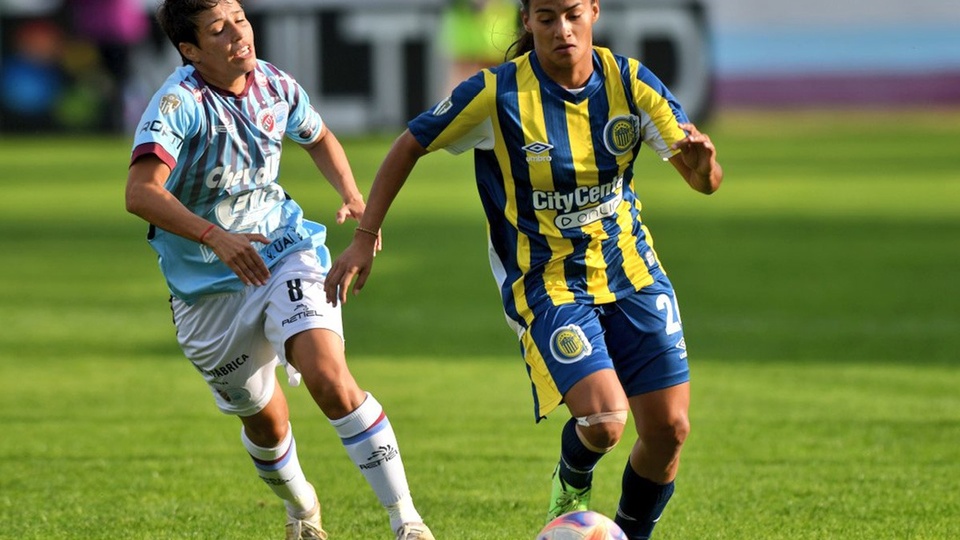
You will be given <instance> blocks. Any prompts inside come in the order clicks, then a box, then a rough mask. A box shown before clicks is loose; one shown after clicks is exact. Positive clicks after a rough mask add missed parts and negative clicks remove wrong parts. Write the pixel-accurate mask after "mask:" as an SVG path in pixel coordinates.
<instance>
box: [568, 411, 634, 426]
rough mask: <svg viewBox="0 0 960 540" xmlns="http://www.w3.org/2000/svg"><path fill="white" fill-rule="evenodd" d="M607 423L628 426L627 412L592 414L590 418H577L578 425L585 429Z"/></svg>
mask: <svg viewBox="0 0 960 540" xmlns="http://www.w3.org/2000/svg"><path fill="white" fill-rule="evenodd" d="M605 422H610V423H612V424H626V423H627V411H612V412H602V413H596V414H591V415H589V416H578V417H577V425H578V426H583V427H590V426H593V425H596V424H603V423H605Z"/></svg>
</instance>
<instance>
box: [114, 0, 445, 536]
mask: <svg viewBox="0 0 960 540" xmlns="http://www.w3.org/2000/svg"><path fill="white" fill-rule="evenodd" d="M157 18H158V20H159V22H160V25H161V27H162V28H163V30H164V32H165V33H166V34H167V36H168V37H169V38H170V41H171V42H172V43H173V44H174V45H175V46H176V47H177V50H178V51H179V52H180V55H181V57H182V58H183V62H184V66H183V67H180V68H178V69H177V70H176V71H174V72H173V74H172V75H170V77H169V78H168V79H167V80H166V82H164V83H163V85H162V87H161V88H160V90H158V91H157V93H156V94H155V95H154V97H153V99H152V100H151V102H150V104H149V106H148V107H147V109H146V111H145V112H144V114H143V118H142V120H141V121H140V124H139V126H138V128H137V132H136V135H135V139H134V144H133V151H132V157H131V162H130V169H129V176H128V179H127V190H126V205H127V210H128V211H130V212H132V213H134V214H136V215H138V216H140V217H141V218H143V219H144V220H146V221H148V222H149V223H150V227H149V233H148V240H149V242H150V245H151V246H152V247H153V248H154V249H155V250H156V251H157V253H158V255H159V262H160V269H161V271H162V273H163V276H164V278H165V279H166V282H167V285H168V287H169V289H170V293H171V300H170V301H171V305H172V308H173V317H174V322H175V324H176V328H177V339H178V341H179V343H180V346H181V348H182V349H183V351H184V354H185V355H186V356H187V358H188V359H189V360H190V361H191V362H192V363H193V365H194V367H195V368H196V369H197V371H198V372H200V374H201V376H203V378H204V380H205V381H206V382H207V384H208V385H209V387H210V389H211V391H212V394H213V398H214V400H215V401H216V404H217V406H218V407H219V408H220V410H221V411H223V412H224V413H226V414H230V415H235V416H238V417H239V418H240V421H241V424H242V429H241V441H242V443H243V445H244V447H245V449H246V451H247V452H248V453H249V454H250V457H251V458H252V460H253V465H254V467H255V469H256V471H257V472H258V474H259V476H260V477H261V478H262V479H263V481H264V482H265V483H266V484H267V485H268V486H269V487H270V489H272V490H273V491H274V493H275V494H276V495H277V496H278V497H279V498H280V499H281V500H282V501H283V503H284V505H285V507H286V512H287V523H286V538H287V539H288V540H299V539H325V538H327V533H326V532H325V531H324V530H323V527H322V524H321V519H320V502H319V499H318V497H317V491H320V492H321V493H322V489H319V490H318V489H316V487H320V488H322V486H316V487H315V486H314V485H313V484H311V483H310V482H308V481H307V479H306V478H305V476H304V473H303V471H302V469H301V466H300V462H299V459H298V457H297V450H296V442H295V440H294V437H293V432H292V428H291V426H290V422H289V411H288V409H287V401H286V398H285V396H284V394H283V392H282V390H281V388H280V385H279V383H278V381H277V376H276V371H277V369H278V367H279V366H280V365H283V366H284V367H285V368H286V372H287V374H288V377H289V380H290V384H291V385H294V386H295V385H297V384H299V382H300V380H301V379H302V380H303V381H304V382H305V383H306V386H307V389H308V390H309V392H310V395H311V396H312V397H313V399H314V401H315V402H316V403H317V405H318V406H319V407H320V409H321V410H322V412H323V414H324V415H325V416H326V417H327V418H328V419H329V421H330V423H331V424H332V425H333V427H334V430H335V431H336V432H337V434H338V435H339V436H340V438H341V441H342V443H343V445H344V447H345V449H346V451H347V453H348V454H349V456H350V458H351V459H352V460H353V462H354V463H355V464H356V466H357V467H358V469H359V470H360V471H361V472H362V474H363V476H364V477H365V478H366V480H367V482H368V483H369V484H370V486H371V488H373V491H374V492H375V493H376V495H377V498H378V499H379V500H380V502H381V503H382V504H383V506H384V507H385V508H386V510H387V513H388V515H389V520H390V526H391V531H393V534H395V537H396V539H397V540H433V535H432V534H431V532H430V530H429V528H427V526H426V525H424V524H423V520H422V518H421V516H420V514H419V513H418V511H417V509H416V508H415V506H414V504H413V501H412V498H411V495H410V490H409V487H408V484H407V479H406V474H405V472H404V467H403V462H402V459H401V457H400V451H399V447H398V445H397V439H396V436H395V435H394V432H393V428H392V427H391V425H390V421H389V420H388V418H387V416H386V414H385V413H384V411H383V407H382V406H381V405H380V403H378V402H377V400H376V399H375V398H374V397H373V396H372V395H370V394H369V393H368V392H365V391H364V390H362V389H361V388H360V387H359V386H358V384H357V382H356V381H355V380H354V378H353V376H352V375H351V373H350V371H349V369H348V368H347V364H346V360H345V357H344V344H343V328H342V321H341V314H340V310H339V308H338V307H337V306H333V305H331V304H330V303H328V302H327V301H326V297H325V295H324V291H323V282H324V278H325V276H326V271H327V269H328V268H329V266H330V255H329V252H328V250H327V248H326V246H325V236H326V229H325V228H324V226H323V225H321V224H319V223H315V222H312V221H309V220H307V219H305V218H304V216H303V212H302V211H301V209H300V206H298V205H297V203H296V202H295V201H294V200H293V199H291V198H290V197H289V196H288V195H287V194H286V192H285V191H284V189H283V188H282V187H281V186H280V184H279V183H278V178H277V175H278V172H279V166H280V154H281V150H282V142H283V138H284V137H287V138H289V139H291V140H293V141H295V142H296V143H298V144H300V145H301V146H302V147H303V148H304V149H305V150H306V151H307V153H308V154H309V155H310V157H311V158H312V159H313V161H314V163H315V164H316V166H317V168H318V169H319V170H320V172H321V173H322V174H323V176H324V177H325V178H326V179H327V181H328V182H330V184H331V185H332V186H333V187H334V189H335V190H336V191H337V193H339V195H340V197H341V199H342V201H343V203H342V206H341V207H340V209H339V210H338V211H337V214H336V220H337V223H343V222H344V221H345V220H346V219H348V218H349V219H354V220H359V219H360V218H361V217H362V216H363V213H364V202H363V197H362V195H361V194H360V192H359V190H358V189H357V185H356V182H355V181H354V178H353V173H352V171H351V168H350V164H349V162H348V161H347V158H346V155H345V154H344V151H343V148H342V147H341V145H340V143H339V142H338V141H337V139H336V137H335V136H334V135H333V133H332V132H331V131H330V130H329V129H328V128H327V127H326V126H325V125H324V123H323V121H322V120H321V117H320V115H319V114H318V113H317V111H316V110H315V109H314V108H313V107H312V106H311V105H310V99H309V97H308V96H307V94H306V93H305V92H304V90H303V88H302V87H301V86H300V85H299V84H298V83H297V82H296V81H295V80H294V79H293V78H292V77H291V76H290V75H288V74H286V73H284V72H283V71H281V70H280V69H278V68H276V67H275V66H273V65H271V64H270V63H268V62H265V61H262V60H258V59H257V57H256V49H255V48H254V36H253V29H252V28H251V26H250V23H249V21H248V20H247V19H246V16H245V14H244V11H243V6H242V3H241V2H240V0H165V1H164V2H163V3H162V4H161V5H160V8H159V10H158V12H157ZM375 244H376V245H373V244H371V254H372V253H373V251H372V250H377V249H379V242H376V243H375ZM224 526H225V527H226V526H227V525H226V523H225V524H224ZM370 536H371V537H374V536H376V535H375V534H374V533H371V535H370Z"/></svg>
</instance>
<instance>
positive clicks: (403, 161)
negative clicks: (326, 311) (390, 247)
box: [324, 130, 427, 305]
mask: <svg viewBox="0 0 960 540" xmlns="http://www.w3.org/2000/svg"><path fill="white" fill-rule="evenodd" d="M426 153H427V151H426V149H425V148H423V147H422V146H420V143H419V142H417V139H415V138H414V136H413V135H412V134H411V133H410V131H409V130H406V131H404V132H403V133H402V134H401V135H400V137H398V138H397V140H396V141H394V143H393V146H392V147H390V151H389V152H387V156H386V157H385V158H384V160H383V163H382V164H381V165H380V169H379V170H378V171H377V176H376V178H374V180H373V186H372V187H371V188H370V197H369V200H368V201H367V206H366V210H365V211H364V212H363V217H362V218H361V219H360V228H361V229H363V230H358V231H357V232H356V233H355V234H354V236H353V241H352V242H351V243H350V245H349V246H348V247H347V249H346V250H344V252H343V253H342V254H341V255H340V256H339V257H338V258H337V260H336V261H335V262H334V263H333V267H331V268H330V272H329V273H328V274H327V279H326V283H325V284H324V289H325V290H326V293H327V301H328V302H330V303H331V304H333V305H337V302H338V301H339V302H346V301H347V289H348V288H350V282H351V281H353V279H354V277H356V279H357V281H356V283H354V285H353V293H354V294H357V293H359V292H360V289H362V288H363V285H364V283H366V281H367V277H368V276H369V275H370V269H371V266H372V265H373V254H374V250H375V247H376V245H375V243H376V241H377V240H378V237H375V236H374V235H372V234H368V233H367V232H364V231H379V230H380V226H381V225H382V224H383V220H384V218H385V217H386V215H387V210H388V209H389V208H390V205H391V204H392V203H393V200H394V199H395V198H396V197H397V194H398V193H399V192H400V188H401V187H403V184H404V183H405V182H406V181H407V177H409V176H410V172H411V171H412V170H413V167H414V166H415V165H416V164H417V160H419V159H420V158H421V157H423V156H424V155H425V154H426Z"/></svg>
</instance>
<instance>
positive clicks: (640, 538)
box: [614, 460, 673, 540]
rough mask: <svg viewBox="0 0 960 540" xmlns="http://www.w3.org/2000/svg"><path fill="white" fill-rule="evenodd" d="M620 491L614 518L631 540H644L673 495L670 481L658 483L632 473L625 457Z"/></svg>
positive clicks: (650, 532) (651, 532)
mask: <svg viewBox="0 0 960 540" xmlns="http://www.w3.org/2000/svg"><path fill="white" fill-rule="evenodd" d="M622 489H623V493H622V494H621V495H620V507H619V508H617V517H616V519H615V520H614V521H616V522H617V525H619V526H620V528H621V529H623V532H625V533H627V538H629V539H630V540H647V539H648V538H650V535H651V534H653V527H654V526H655V525H656V524H657V520H659V519H660V515H661V514H663V509H664V508H665V507H666V506H667V501H669V500H670V496H671V495H673V482H670V483H669V484H658V483H656V482H652V481H650V480H647V479H646V478H643V477H641V476H640V475H638V474H637V473H636V472H634V470H633V467H631V466H630V461H629V460H627V466H626V468H625V469H624V470H623V485H622Z"/></svg>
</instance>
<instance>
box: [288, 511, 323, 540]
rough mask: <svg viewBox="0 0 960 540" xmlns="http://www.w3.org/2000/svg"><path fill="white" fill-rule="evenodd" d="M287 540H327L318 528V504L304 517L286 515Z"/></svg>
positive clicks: (321, 528) (320, 528) (321, 529)
mask: <svg viewBox="0 0 960 540" xmlns="http://www.w3.org/2000/svg"><path fill="white" fill-rule="evenodd" d="M287 540H327V533H326V531H324V530H323V527H321V526H320V503H319V502H317V506H315V507H314V509H313V510H311V511H310V513H309V514H307V515H306V516H305V517H297V516H291V515H289V514H288V515H287Z"/></svg>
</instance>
